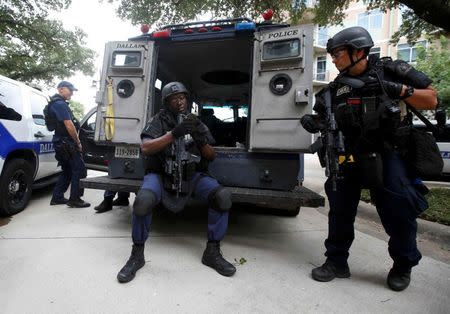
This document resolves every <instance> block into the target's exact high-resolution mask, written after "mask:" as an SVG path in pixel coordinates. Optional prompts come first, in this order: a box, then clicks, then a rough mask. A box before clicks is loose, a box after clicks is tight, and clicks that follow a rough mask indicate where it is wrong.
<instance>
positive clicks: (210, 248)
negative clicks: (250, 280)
mask: <svg viewBox="0 0 450 314" xmlns="http://www.w3.org/2000/svg"><path fill="white" fill-rule="evenodd" d="M202 263H203V264H205V265H206V266H209V267H212V268H214V269H215V270H216V271H217V272H218V273H219V274H221V275H223V276H227V277H230V276H233V275H234V273H235V272H236V267H234V266H233V265H232V264H231V263H229V262H227V261H226V260H225V259H224V258H223V256H222V252H221V251H220V242H216V241H208V243H207V245H206V249H205V251H204V252H203V257H202Z"/></svg>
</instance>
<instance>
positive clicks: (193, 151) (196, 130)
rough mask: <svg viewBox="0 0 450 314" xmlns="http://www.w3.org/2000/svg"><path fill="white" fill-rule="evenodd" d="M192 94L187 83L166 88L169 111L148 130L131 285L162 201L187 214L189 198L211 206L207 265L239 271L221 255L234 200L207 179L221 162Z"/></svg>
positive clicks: (124, 274)
mask: <svg viewBox="0 0 450 314" xmlns="http://www.w3.org/2000/svg"><path fill="white" fill-rule="evenodd" d="M187 97H188V91H187V90H186V88H185V87H184V85H183V84H181V83H179V82H171V83H169V84H167V85H165V86H164V88H163V89H162V102H163V104H164V109H163V110H162V111H160V112H159V113H158V114H156V115H155V116H154V117H153V118H152V120H151V121H150V122H149V123H148V124H147V125H146V127H145V128H144V130H143V131H142V134H141V138H142V144H141V150H142V153H143V155H145V156H147V157H146V159H147V160H146V162H147V170H146V173H147V174H146V175H145V177H144V180H143V184H142V187H141V189H140V190H139V192H138V193H137V195H136V199H135V202H134V204H133V223H132V225H133V231H132V238H133V248H132V251H131V256H130V258H129V260H128V261H127V263H126V264H125V266H124V267H123V268H122V269H121V270H120V272H119V274H118V275H117V279H118V280H119V282H122V283H123V282H129V281H130V280H132V279H133V278H134V276H135V274H136V271H137V270H139V269H140V268H141V267H142V266H144V264H145V260H144V244H145V241H146V240H147V238H148V235H149V231H150V225H151V222H152V211H153V209H154V207H155V206H156V205H157V204H158V203H160V202H162V203H163V205H164V207H166V208H167V209H169V210H171V211H174V212H177V211H179V210H182V209H183V207H184V205H185V203H186V201H187V199H188V197H189V196H191V195H192V196H194V197H195V198H198V199H200V200H203V201H207V202H208V204H209V208H208V243H207V245H206V249H205V251H204V253H203V258H202V263H203V264H205V265H207V266H210V267H212V268H214V269H215V270H216V271H217V272H218V273H220V274H221V275H223V276H232V275H233V274H234V273H235V272H236V268H235V267H234V266H233V265H232V264H230V263H229V262H227V261H226V260H225V259H224V258H223V257H222V254H221V251H220V241H221V240H222V239H223V238H224V236H225V232H226V230H227V226H228V210H229V209H230V207H231V195H230V193H229V191H228V190H226V189H225V188H223V187H222V186H220V185H219V183H218V182H217V180H215V179H213V178H212V177H210V176H208V175H207V169H208V162H209V161H212V160H213V159H214V158H215V152H214V149H213V148H212V147H211V146H210V143H211V144H212V142H213V138H212V136H211V134H210V132H209V130H208V128H207V127H206V126H205V125H204V124H203V123H202V122H200V120H198V119H197V117H196V116H195V115H193V114H188V115H187V116H186V115H185V114H186V111H187V107H188V100H187Z"/></svg>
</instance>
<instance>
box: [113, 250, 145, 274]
mask: <svg viewBox="0 0 450 314" xmlns="http://www.w3.org/2000/svg"><path fill="white" fill-rule="evenodd" d="M144 265H145V259H144V245H143V244H142V245H136V244H133V249H132V250H131V256H130V258H129V259H128V261H127V263H126V264H125V266H123V267H122V269H121V270H120V271H119V273H118V274H117V280H119V282H121V283H125V282H129V281H131V280H133V278H134V276H135V275H136V272H137V271H138V270H139V269H141V268H142V267H143V266H144Z"/></svg>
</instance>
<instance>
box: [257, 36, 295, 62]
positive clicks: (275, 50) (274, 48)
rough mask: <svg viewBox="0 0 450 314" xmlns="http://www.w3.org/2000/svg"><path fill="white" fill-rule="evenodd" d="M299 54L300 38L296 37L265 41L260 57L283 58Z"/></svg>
mask: <svg viewBox="0 0 450 314" xmlns="http://www.w3.org/2000/svg"><path fill="white" fill-rule="evenodd" d="M299 55H300V40H299V39H297V38H296V39H288V40H280V41H271V42H268V43H265V44H264V46H263V53H262V59H263V60H274V59H285V58H293V57H298V56H299Z"/></svg>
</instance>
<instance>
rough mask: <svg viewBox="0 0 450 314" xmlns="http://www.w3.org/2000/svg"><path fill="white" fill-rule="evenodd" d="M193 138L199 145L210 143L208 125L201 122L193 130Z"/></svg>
mask: <svg viewBox="0 0 450 314" xmlns="http://www.w3.org/2000/svg"><path fill="white" fill-rule="evenodd" d="M191 135H192V138H193V139H194V141H195V143H196V144H197V145H198V146H200V147H201V146H203V145H205V144H208V127H207V126H206V125H205V124H203V122H201V121H200V122H199V124H198V125H197V126H195V127H194V129H193V130H192V132H191Z"/></svg>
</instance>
